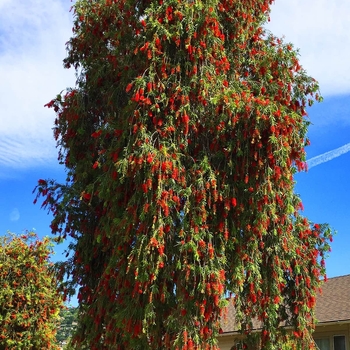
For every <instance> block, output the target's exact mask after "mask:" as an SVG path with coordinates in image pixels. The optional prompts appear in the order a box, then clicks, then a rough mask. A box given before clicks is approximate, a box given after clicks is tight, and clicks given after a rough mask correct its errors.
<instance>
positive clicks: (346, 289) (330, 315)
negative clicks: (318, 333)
mask: <svg viewBox="0 0 350 350" xmlns="http://www.w3.org/2000/svg"><path fill="white" fill-rule="evenodd" d="M315 313H316V319H317V320H318V323H324V322H335V321H338V322H339V321H350V275H346V276H339V277H333V278H329V279H328V280H327V282H325V283H323V285H322V293H320V294H318V295H317V298H316V310H315Z"/></svg>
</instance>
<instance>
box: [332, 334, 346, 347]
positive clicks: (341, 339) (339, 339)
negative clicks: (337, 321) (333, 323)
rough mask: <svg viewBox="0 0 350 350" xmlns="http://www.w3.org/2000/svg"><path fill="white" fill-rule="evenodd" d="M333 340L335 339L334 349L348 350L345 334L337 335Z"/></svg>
mask: <svg viewBox="0 0 350 350" xmlns="http://www.w3.org/2000/svg"><path fill="white" fill-rule="evenodd" d="M333 341H334V350H346V346H345V336H344V335H336V336H335V337H334V338H333Z"/></svg>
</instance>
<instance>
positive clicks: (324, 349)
mask: <svg viewBox="0 0 350 350" xmlns="http://www.w3.org/2000/svg"><path fill="white" fill-rule="evenodd" d="M315 343H316V345H317V348H318V349H319V350H331V342H330V339H329V338H324V339H315Z"/></svg>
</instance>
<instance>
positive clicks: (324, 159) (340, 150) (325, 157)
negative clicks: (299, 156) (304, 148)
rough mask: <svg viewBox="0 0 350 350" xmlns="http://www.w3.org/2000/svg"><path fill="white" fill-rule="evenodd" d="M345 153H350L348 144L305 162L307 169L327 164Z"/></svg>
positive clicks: (349, 144)
mask: <svg viewBox="0 0 350 350" xmlns="http://www.w3.org/2000/svg"><path fill="white" fill-rule="evenodd" d="M347 152H350V143H347V144H346V145H344V146H341V147H339V148H336V149H334V150H332V151H329V152H326V153H323V154H320V155H319V156H316V157H313V158H311V159H309V160H308V161H306V163H307V166H308V169H311V168H313V167H314V166H316V165H320V164H322V163H326V162H329V161H330V160H332V159H334V158H337V157H339V156H341V155H342V154H344V153H347Z"/></svg>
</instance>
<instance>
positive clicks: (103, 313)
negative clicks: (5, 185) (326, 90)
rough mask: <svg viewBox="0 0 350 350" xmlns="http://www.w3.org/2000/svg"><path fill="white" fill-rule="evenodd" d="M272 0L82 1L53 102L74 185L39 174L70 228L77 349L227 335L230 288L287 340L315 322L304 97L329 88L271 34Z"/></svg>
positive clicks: (269, 331) (65, 228) (321, 247)
mask: <svg viewBox="0 0 350 350" xmlns="http://www.w3.org/2000/svg"><path fill="white" fill-rule="evenodd" d="M271 3H272V0H206V1H204V0H203V1H201V0H190V1H188V0H185V1H184V0H176V1H174V0H148V1H131V0H78V1H77V2H76V3H75V5H74V6H73V9H74V16H75V17H74V18H75V21H74V27H73V36H72V38H71V39H70V41H69V42H68V57H67V58H66V59H65V60H64V65H65V67H66V68H70V67H74V68H75V69H76V73H77V82H76V86H75V88H71V89H68V91H67V92H66V93H65V94H64V95H62V94H60V95H58V96H57V97H56V98H55V99H54V100H52V101H51V102H49V103H48V104H47V106H48V107H52V108H53V109H54V110H55V112H56V113H57V119H56V122H55V129H54V130H55V131H54V133H55V138H56V140H57V143H58V146H59V148H60V153H59V160H60V162H61V163H63V164H64V166H65V168H66V170H67V183H66V184H64V185H60V184H57V183H56V182H55V181H53V180H40V181H39V185H38V196H40V195H44V197H45V200H44V203H43V205H44V206H47V207H48V208H49V209H50V210H51V211H52V212H53V213H54V216H55V217H54V220H53V221H52V226H51V227H52V231H53V232H54V233H57V234H59V235H60V236H61V237H62V238H65V237H66V236H67V235H68V236H70V237H71V238H72V239H73V242H72V243H71V250H72V256H71V257H70V259H69V262H68V263H67V264H66V273H67V274H68V275H69V276H70V277H71V278H72V281H73V283H77V284H78V285H80V290H79V294H78V298H79V302H80V309H81V312H80V313H79V327H78V331H77V334H76V337H75V342H76V346H77V348H79V347H80V346H84V345H85V346H87V347H88V348H90V349H183V350H184V349H216V344H217V343H216V338H217V335H218V333H219V331H220V320H222V317H224V315H223V310H224V309H225V305H226V304H227V301H226V299H225V298H223V297H224V296H225V295H229V294H231V295H232V296H233V300H234V305H235V308H236V311H237V319H238V320H239V321H240V322H241V324H242V331H244V332H246V333H247V334H249V333H250V330H251V325H252V323H251V321H252V319H253V318H258V319H260V320H261V321H262V324H263V331H262V333H261V337H262V344H263V346H264V347H265V348H266V349H268V348H276V347H275V346H276V344H278V341H279V336H278V334H279V332H278V330H279V327H280V324H281V323H283V322H284V321H286V320H288V323H289V324H290V325H291V326H292V328H293V329H294V330H295V336H296V337H297V338H298V339H299V340H300V343H301V344H302V343H304V344H306V343H307V341H308V339H309V335H310V333H309V332H310V330H311V329H312V326H313V322H314V320H313V306H314V300H315V292H316V289H317V288H318V286H319V283H320V278H321V276H322V275H323V274H324V268H323V258H324V254H325V252H326V251H327V250H328V243H327V238H328V237H329V236H330V232H329V230H328V228H326V227H320V226H319V225H312V224H311V223H310V222H309V220H308V219H306V218H304V217H303V216H301V214H300V209H301V207H302V204H301V200H300V199H299V197H298V196H297V195H296V194H295V193H294V184H295V181H294V177H293V176H294V174H295V172H296V171H297V170H303V169H304V168H305V151H304V146H305V144H306V143H307V142H308V141H307V139H306V132H307V127H308V124H309V122H308V120H307V119H306V106H307V104H312V103H313V101H314V99H316V100H318V99H319V95H318V93H317V91H318V85H317V83H316V81H315V80H314V79H312V78H310V77H309V76H307V75H306V72H305V71H304V70H303V68H302V67H301V66H300V64H299V61H298V58H297V51H295V50H294V49H293V47H292V45H291V44H285V43H283V42H282V40H280V39H278V38H275V37H274V36H273V35H272V34H269V33H267V32H266V31H265V30H264V29H263V27H262V25H263V24H264V23H265V22H266V21H267V19H268V15H269V7H270V4H271Z"/></svg>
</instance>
